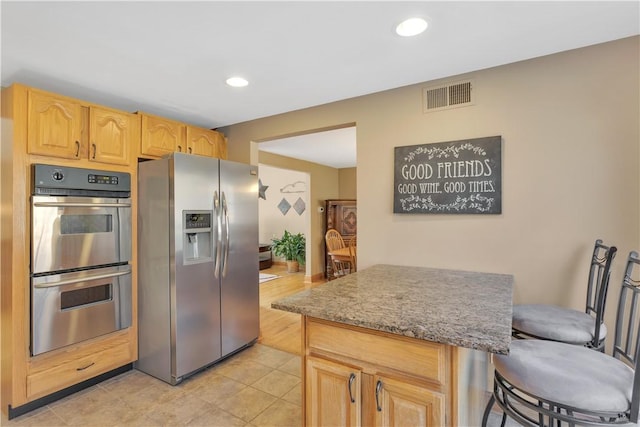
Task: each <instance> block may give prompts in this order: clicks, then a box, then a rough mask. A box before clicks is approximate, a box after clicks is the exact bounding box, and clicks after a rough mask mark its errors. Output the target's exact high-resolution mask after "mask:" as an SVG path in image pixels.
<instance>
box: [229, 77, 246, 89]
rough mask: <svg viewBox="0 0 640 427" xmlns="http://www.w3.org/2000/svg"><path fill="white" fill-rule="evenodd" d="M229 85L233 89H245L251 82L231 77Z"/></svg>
mask: <svg viewBox="0 0 640 427" xmlns="http://www.w3.org/2000/svg"><path fill="white" fill-rule="evenodd" d="M227 84H228V85H229V86H233V87H245V86H246V85H248V84H249V82H248V81H247V80H246V79H243V78H242V77H229V78H228V79H227Z"/></svg>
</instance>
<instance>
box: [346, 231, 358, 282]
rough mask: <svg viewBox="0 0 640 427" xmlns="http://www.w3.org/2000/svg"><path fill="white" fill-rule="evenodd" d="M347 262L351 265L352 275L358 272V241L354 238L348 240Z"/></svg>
mask: <svg viewBox="0 0 640 427" xmlns="http://www.w3.org/2000/svg"><path fill="white" fill-rule="evenodd" d="M348 246H349V262H350V263H351V272H352V273H354V272H356V271H358V254H357V246H358V239H357V238H356V236H353V237H352V238H351V239H349V245H348Z"/></svg>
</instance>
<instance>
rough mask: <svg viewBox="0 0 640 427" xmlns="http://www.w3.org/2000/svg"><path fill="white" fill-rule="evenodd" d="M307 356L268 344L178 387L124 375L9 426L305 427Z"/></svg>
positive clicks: (136, 373) (5, 422) (135, 373)
mask: <svg viewBox="0 0 640 427" xmlns="http://www.w3.org/2000/svg"><path fill="white" fill-rule="evenodd" d="M300 384H301V383H300V357H299V356H297V355H295V354H291V353H287V352H284V351H280V350H276V349H274V348H271V347H267V346H264V345H261V344H255V345H254V346H252V347H250V348H248V349H246V350H244V351H242V352H240V353H238V354H237V355H235V356H233V357H231V358H229V359H227V360H225V361H223V362H221V363H219V364H218V365H215V366H213V367H211V368H209V369H207V370H206V371H203V372H200V373H198V374H196V375H194V376H192V377H191V378H188V379H186V380H184V381H183V382H182V383H180V384H178V385H177V386H171V385H169V384H166V383H164V382H162V381H160V380H158V379H155V378H153V377H151V376H149V375H146V374H143V373H142V372H140V371H137V370H135V369H134V370H131V371H128V372H125V373H123V374H121V375H119V376H117V377H114V378H111V379H109V380H106V381H103V382H102V383H100V384H97V385H95V386H93V387H90V388H88V389H85V390H82V391H80V392H78V393H75V394H73V395H71V396H68V397H66V398H64V399H61V400H58V401H56V402H53V403H51V404H49V405H47V406H44V407H42V408H39V409H36V410H34V411H32V412H29V413H27V414H24V415H22V416H20V417H16V418H14V419H12V420H11V421H8V420H7V419H6V416H5V415H2V420H1V421H2V423H1V425H2V426H7V427H8V426H46V427H57V426H83V427H85V426H86V427H89V426H100V427H102V426H150V427H151V426H238V427H239V426H256V427H259V426H283V427H284V426H299V425H300V424H301V417H302V415H301V407H300V405H301V392H300Z"/></svg>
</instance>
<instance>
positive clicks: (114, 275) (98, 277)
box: [33, 269, 131, 289]
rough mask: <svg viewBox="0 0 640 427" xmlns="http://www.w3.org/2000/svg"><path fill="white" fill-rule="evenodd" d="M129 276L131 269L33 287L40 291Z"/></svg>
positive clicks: (39, 284)
mask: <svg viewBox="0 0 640 427" xmlns="http://www.w3.org/2000/svg"><path fill="white" fill-rule="evenodd" d="M127 274H131V269H129V270H127V271H117V272H115V273H107V274H98V275H96V276H89V277H86V276H85V277H81V278H75V279H67V280H60V281H58V282H52V283H38V284H36V285H33V287H34V288H38V289H44V288H55V287H58V286H64V285H70V284H72V283H78V282H86V281H88V280H100V279H107V278H109V277H118V276H126V275H127Z"/></svg>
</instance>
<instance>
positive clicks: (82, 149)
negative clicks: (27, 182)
mask: <svg viewBox="0 0 640 427" xmlns="http://www.w3.org/2000/svg"><path fill="white" fill-rule="evenodd" d="M28 105H29V106H28V118H27V123H28V129H27V146H28V152H29V153H30V154H39V155H43V156H49V157H61V158H64V159H77V160H80V159H88V160H89V161H92V162H99V163H109V164H117V165H129V164H130V162H131V148H132V147H133V144H134V143H135V142H134V141H137V139H138V138H139V134H140V126H139V118H138V116H136V115H134V114H129V113H126V112H123V111H118V110H113V109H110V108H105V107H99V106H93V105H89V106H86V105H83V104H82V103H81V102H80V101H76V100H74V99H71V98H67V97H64V96H59V95H54V94H50V93H47V92H43V91H39V90H35V89H30V90H29V94H28ZM86 111H88V125H87V114H86ZM85 132H86V133H85ZM87 140H88V143H87Z"/></svg>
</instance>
